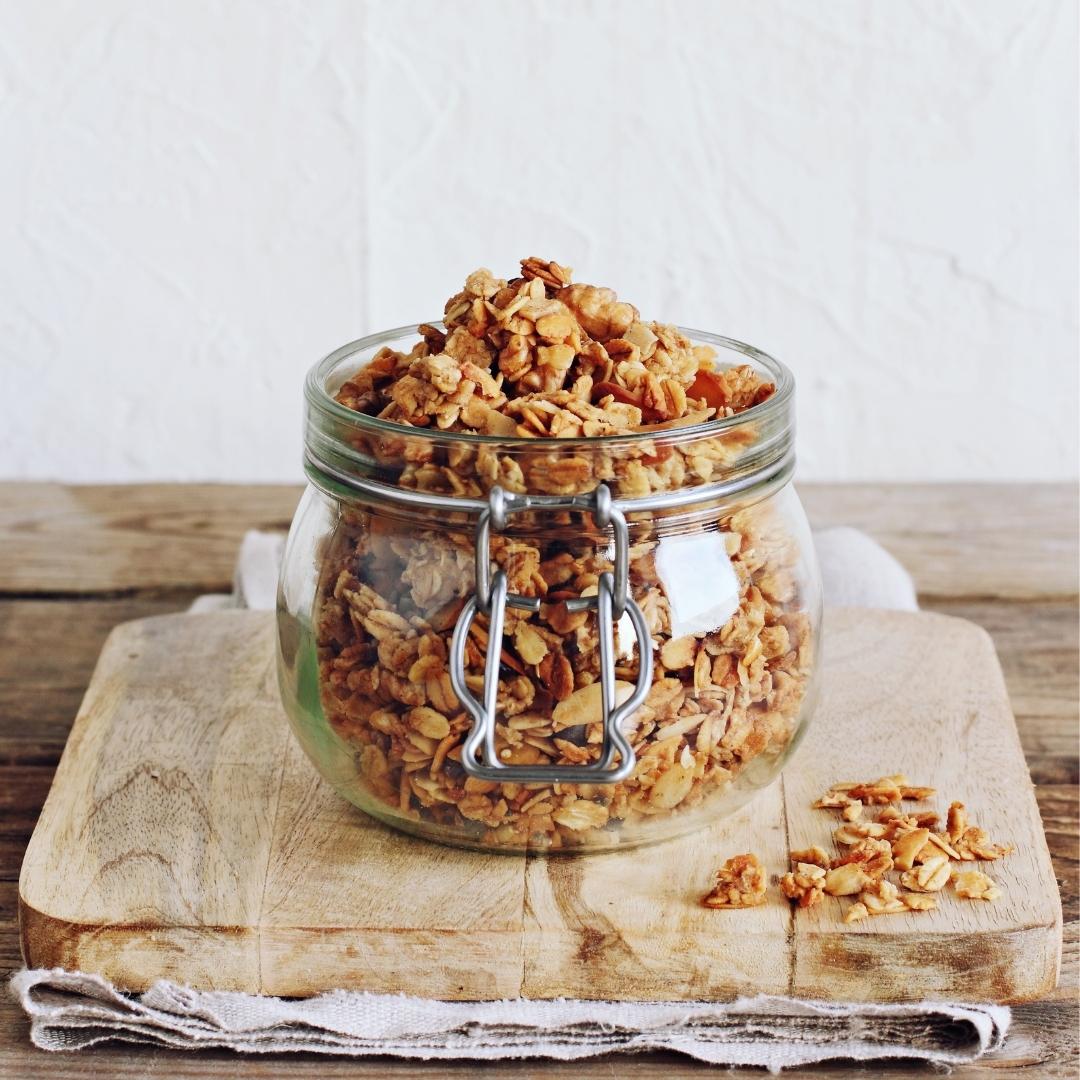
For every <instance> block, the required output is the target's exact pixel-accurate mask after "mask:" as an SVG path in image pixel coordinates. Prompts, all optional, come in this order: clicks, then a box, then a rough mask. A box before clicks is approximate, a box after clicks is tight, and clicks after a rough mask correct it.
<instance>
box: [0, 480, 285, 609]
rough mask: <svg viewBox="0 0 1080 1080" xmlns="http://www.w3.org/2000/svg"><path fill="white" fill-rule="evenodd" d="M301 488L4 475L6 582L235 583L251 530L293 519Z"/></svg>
mask: <svg viewBox="0 0 1080 1080" xmlns="http://www.w3.org/2000/svg"><path fill="white" fill-rule="evenodd" d="M300 490H301V489H300V488H299V487H296V486H293V485H282V484H250V485H245V486H244V487H242V488H237V487H234V486H230V485H225V484H191V485H189V484H131V485H93V486H87V487H65V486H63V485H60V484H29V483H27V484H19V483H0V591H3V592H6V593H10V594H16V595H22V596H36V595H46V596H63V595H70V596H86V595H91V594H99V595H100V594H109V595H114V596H116V595H125V594H131V593H159V594H170V593H172V592H175V591H177V590H184V591H187V592H190V591H192V590H195V591H197V592H228V591H229V590H230V588H231V586H232V575H233V566H234V564H235V562H236V552H237V550H238V548H239V544H240V540H241V538H242V537H243V535H244V532H245V531H246V530H248V529H277V530H285V529H288V527H289V523H290V521H291V520H292V515H293V510H295V509H296V503H297V501H298V500H299V498H300Z"/></svg>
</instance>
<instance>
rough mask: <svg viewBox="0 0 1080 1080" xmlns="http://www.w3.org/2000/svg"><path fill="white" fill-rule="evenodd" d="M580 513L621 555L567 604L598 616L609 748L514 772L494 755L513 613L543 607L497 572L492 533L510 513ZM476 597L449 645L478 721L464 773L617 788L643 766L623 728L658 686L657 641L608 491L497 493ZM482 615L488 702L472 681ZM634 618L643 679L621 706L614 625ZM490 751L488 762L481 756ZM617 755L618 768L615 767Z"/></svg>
mask: <svg viewBox="0 0 1080 1080" xmlns="http://www.w3.org/2000/svg"><path fill="white" fill-rule="evenodd" d="M540 509H543V510H552V511H558V510H579V511H582V512H585V513H591V514H592V518H593V520H594V521H595V522H596V525H597V527H598V528H601V529H608V528H610V529H611V532H612V539H613V541H614V548H615V556H614V559H613V567H614V571H613V572H605V573H603V574H601V575H600V580H599V582H598V586H597V593H596V596H579V597H576V598H574V599H572V600H567V601H566V607H567V609H568V610H569V611H575V612H577V611H595V612H596V614H597V631H598V634H599V639H600V687H601V694H600V698H601V718H602V721H603V731H604V741H603V744H602V746H601V752H600V758H599V760H597V761H595V762H593V763H592V764H589V765H507V764H504V763H503V762H501V761H500V760H499V756H498V753H497V752H496V748H495V722H496V713H497V706H496V701H497V698H498V692H499V665H500V652H501V645H500V643H501V641H502V636H503V626H504V624H505V617H506V608H507V607H508V606H509V607H513V608H517V609H519V610H522V611H539V610H540V600H539V598H537V597H534V596H519V595H518V594H517V593H512V592H510V591H509V588H508V585H507V580H506V574H505V573H504V572H503V571H502V570H495V571H494V573H493V572H492V570H491V531H492V529H494V530H495V531H496V532H502V531H503V530H504V529H505V528H506V524H507V519H508V518H509V516H510V515H511V514H515V513H519V512H521V511H523V510H540ZM475 549H476V551H475V554H476V592H475V594H474V595H473V596H472V597H470V598H469V600H468V601H467V602H466V604H465V607H464V608H463V609H462V611H461V614H460V615H459V616H458V620H457V624H456V625H455V627H454V635H453V638H452V640H451V644H450V682H451V685H452V686H453V688H454V693H455V694H456V695H457V697H458V699H459V700H460V701H461V704H462V705H463V706H464V707H465V710H466V711H467V712H468V713H469V715H470V716H471V717H472V720H473V726H472V730H471V731H470V732H469V734H468V736H467V738H466V739H465V742H464V744H463V746H462V748H461V764H462V767H463V768H464V769H465V772H466V773H468V774H469V775H470V776H475V777H477V778H478V779H480V780H489V781H496V782H501V783H526V784H529V783H575V784H579V783H585V784H615V783H618V782H619V781H620V780H625V779H626V778H627V777H628V776H629V775H630V774H631V773H632V772H633V771H634V767H635V765H636V763H637V759H636V757H635V755H634V750H633V747H632V746H631V745H630V741H629V739H627V737H626V735H625V734H624V732H623V730H622V722H623V720H625V719H626V718H627V717H629V716H631V715H633V713H634V711H635V710H636V709H637V708H638V707H639V706H640V705H641V703H642V702H643V701H644V700H645V696H646V695H647V694H648V691H649V687H650V685H651V684H652V666H653V661H652V638H651V637H650V636H649V628H648V625H647V624H646V622H645V616H644V614H643V613H642V610H641V608H640V607H638V605H637V603H636V602H635V600H634V599H633V597H631V596H630V593H629V584H628V577H629V565H630V534H629V530H628V529H627V526H626V517H625V515H624V514H623V513H622V511H621V510H619V509H618V507H616V506H615V505H614V503H613V501H612V498H611V491H610V490H609V489H608V487H607V485H606V484H601V485H600V486H599V487H597V488H596V489H595V490H594V491H593V492H592V493H591V494H588V495H572V496H552V495H543V496H530V495H515V494H511V493H508V492H506V491H504V490H503V489H502V488H500V487H494V488H492V489H491V491H490V493H489V495H488V502H487V506H486V508H485V509H484V510H482V511H481V513H480V518H479V520H478V521H477V525H476V545H475ZM478 613H483V614H484V615H486V616H487V618H488V650H487V656H486V657H485V660H484V683H483V701H482V702H480V701H477V700H476V698H475V697H474V696H473V694H472V692H471V691H470V690H469V688H468V686H467V685H466V682H465V644H466V642H467V640H468V636H469V630H470V629H471V627H472V624H473V620H474V619H475V618H476V616H477V614H478ZM624 613H625V614H626V615H628V616H629V618H630V622H631V624H632V625H633V627H634V634H635V636H636V638H637V646H638V678H637V685H636V686H635V688H634V692H633V693H632V694H631V695H630V697H629V698H627V700H626V701H624V702H623V703H622V704H621V705H617V703H616V700H615V622H616V621H617V620H618V619H620V618H621V617H622V616H623V614H624ZM481 748H483V761H481V760H480V757H479V751H480V750H481ZM616 754H618V756H619V763H618V764H617V765H615V764H613V762H614V761H615V756H616Z"/></svg>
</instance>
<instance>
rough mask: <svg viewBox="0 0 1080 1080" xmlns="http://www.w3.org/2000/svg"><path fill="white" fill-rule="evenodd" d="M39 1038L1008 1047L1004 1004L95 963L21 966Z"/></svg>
mask: <svg viewBox="0 0 1080 1080" xmlns="http://www.w3.org/2000/svg"><path fill="white" fill-rule="evenodd" d="M12 989H13V990H14V992H15V994H16V996H17V997H18V999H19V1001H20V1002H21V1003H22V1006H23V1008H24V1009H25V1010H26V1011H27V1013H29V1015H30V1017H31V1032H32V1035H33V1039H34V1042H35V1043H36V1044H37V1045H38V1046H40V1047H43V1048H44V1049H46V1050H78V1049H82V1048H83V1047H88V1046H94V1045H95V1044H97V1043H101V1042H106V1041H108V1040H110V1039H114V1040H121V1041H124V1042H133V1043H148V1044H151V1045H154V1046H165V1047H172V1048H175V1049H182V1050H194V1049H203V1048H222V1047H224V1048H227V1049H230V1050H239V1051H242V1052H245V1053H260V1054H261V1053H276V1052H279V1051H282V1050H305V1051H308V1052H313V1053H321V1054H339V1055H349V1056H352V1057H362V1056H369V1055H386V1056H391V1057H403V1058H422V1059H424V1060H448V1059H454V1058H467V1059H471V1060H480V1061H495V1060H500V1059H506V1058H538V1057H542V1058H554V1059H556V1060H559V1061H574V1060H578V1059H581V1058H587V1057H596V1056H597V1055H599V1054H610V1053H618V1052H622V1053H627V1052H635V1051H638V1052H640V1051H644V1050H674V1051H678V1052H680V1053H683V1054H686V1055H688V1056H689V1057H693V1058H697V1059H698V1060H699V1061H707V1062H711V1063H712V1064H714V1065H758V1066H762V1065H763V1066H765V1067H766V1068H767V1069H769V1070H770V1071H771V1072H779V1071H780V1070H781V1069H784V1068H787V1067H790V1066H795V1065H808V1064H813V1063H814V1062H819V1061H830V1060H833V1059H836V1058H850V1059H853V1060H855V1061H872V1060H876V1059H880V1058H907V1059H917V1060H921V1061H928V1062H934V1063H936V1064H940V1065H959V1064H962V1063H963V1062H968V1061H973V1060H974V1059H975V1058H977V1057H979V1055H981V1054H983V1053H984V1052H985V1051H987V1050H989V1049H993V1048H994V1047H997V1046H1000V1045H1001V1043H1002V1041H1003V1040H1004V1038H1005V1032H1006V1030H1007V1029H1008V1026H1009V1010H1008V1009H1007V1008H1004V1007H1003V1006H1000V1005H942V1004H926V1005H836V1004H825V1003H822V1002H805V1001H793V1000H791V999H788V998H778V997H757V998H739V999H738V1000H737V1001H733V1002H730V1003H726V1004H720V1003H712V1002H622V1001H566V1000H556V1001H521V1000H518V1001H468V1002H461V1001H431V1000H428V999H425V998H415V997H406V996H404V995H401V996H398V995H394V994H365V993H359V992H356V991H343V990H335V991H332V992H330V993H327V994H321V995H320V996H318V997H314V998H305V999H302V1000H295V1001H294V1000H286V999H283V998H273V997H258V996H256V995H253V994H238V993H231V992H223V991H206V990H189V989H187V988H186V987H183V986H177V985H175V984H174V983H170V982H164V981H163V982H158V983H155V984H154V985H153V986H152V987H151V988H150V989H149V990H147V991H146V993H144V994H121V993H120V992H118V991H117V990H115V989H114V988H113V987H112V986H110V985H109V983H108V982H106V981H105V980H104V979H102V978H101V977H100V976H98V975H86V974H80V973H78V972H67V971H62V970H60V969H56V970H54V971H22V972H20V973H19V974H18V975H16V976H15V977H14V979H13V980H12Z"/></svg>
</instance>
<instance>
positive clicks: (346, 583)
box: [278, 327, 821, 851]
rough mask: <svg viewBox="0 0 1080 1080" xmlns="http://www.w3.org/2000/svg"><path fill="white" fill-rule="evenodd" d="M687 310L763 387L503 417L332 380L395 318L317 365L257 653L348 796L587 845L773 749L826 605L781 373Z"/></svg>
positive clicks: (662, 811)
mask: <svg viewBox="0 0 1080 1080" xmlns="http://www.w3.org/2000/svg"><path fill="white" fill-rule="evenodd" d="M684 333H685V334H686V335H687V336H688V337H690V338H691V339H692V340H693V341H694V342H696V343H704V344H710V345H712V346H714V347H715V348H716V349H717V350H718V352H719V354H720V363H721V364H722V365H723V364H725V362H728V363H734V362H738V363H740V364H750V365H752V366H753V367H754V368H755V369H756V370H757V371H758V372H759V373H761V374H762V375H763V376H765V377H767V378H768V379H770V380H771V381H773V382H774V383H775V385H776V391H775V393H773V395H772V396H771V397H769V398H768V399H767V400H766V401H764V402H763V403H761V404H758V405H755V406H753V407H752V408H750V409H749V410H747V411H745V412H743V413H739V414H737V415H734V416H731V417H727V418H725V419H718V420H712V421H708V422H705V423H698V424H692V425H690V426H682V427H668V428H664V427H663V426H659V427H657V428H653V429H650V430H649V431H647V432H644V433H637V434H634V435H630V436H603V437H594V438H588V439H552V438H538V439H526V438H505V439H503V438H498V437H490V436H479V435H467V434H457V433H450V432H444V431H439V430H428V429H419V428H407V427H404V426H401V425H398V424H393V423H389V422H386V421H381V420H379V419H377V418H375V417H372V416H367V415H363V414H361V413H357V412H354V411H352V410H350V409H347V408H345V407H344V406H342V405H340V404H338V403H337V402H336V401H335V400H334V397H333V395H334V394H335V392H336V391H337V389H338V388H339V387H340V386H341V384H342V383H343V382H344V381H345V379H346V378H348V377H349V376H351V375H352V374H354V373H355V372H356V370H358V369H359V368H360V367H361V366H362V365H363V364H365V363H367V362H369V361H370V360H371V359H372V357H373V356H375V355H376V353H377V351H378V350H379V349H380V348H381V347H384V346H389V347H392V348H397V347H402V348H404V349H406V350H407V349H408V347H409V343H411V341H412V340H413V339H414V338H415V330H414V329H413V328H412V327H408V328H403V329H399V330H393V331H388V332H386V333H383V334H377V335H374V336H372V337H369V338H365V339H363V340H361V341H357V342H354V343H352V344H350V345H346V346H344V347H343V348H341V349H338V350H337V351H336V352H334V353H332V354H331V355H330V356H328V357H327V358H326V359H324V360H323V361H322V362H321V363H319V364H318V365H317V366H316V367H315V368H313V369H312V371H311V372H310V374H309V376H308V379H307V384H306V432H305V445H306V457H307V460H306V471H307V475H308V478H309V480H310V485H309V487H308V489H307V491H306V493H305V494H304V497H303V500H302V501H301V504H300V506H299V508H298V510H297V513H296V517H295V519H294V522H293V526H292V531H291V533H290V536H289V542H288V547H287V550H286V555H285V562H284V566H283V570H282V576H281V585H280V593H279V610H278V630H279V633H278V641H279V678H280V684H281V692H282V697H283V700H284V703H285V707H286V710H287V712H288V715H289V719H290V721H291V723H292V727H293V729H294V731H295V733H296V735H297V738H298V739H299V740H300V742H301V744H302V745H303V747H304V749H305V751H306V752H307V754H308V755H309V756H310V758H311V760H312V761H313V762H314V763H315V765H316V767H317V768H318V770H319V772H320V773H321V774H322V775H323V776H324V777H325V778H326V779H327V780H328V781H329V782H330V783H331V784H332V785H333V786H334V788H335V789H336V790H337V791H338V792H340V793H341V794H342V795H343V796H344V797H345V798H346V799H348V800H349V801H350V802H352V803H355V804H356V805H357V806H358V807H360V808H361V809H362V810H364V811H366V812H367V813H368V814H371V815H372V816H374V817H376V818H378V819H380V820H382V821H384V822H386V823H387V824H389V825H392V826H394V827H396V828H399V829H403V830H405V831H407V832H409V833H413V834H416V835H419V836H423V837H427V838H429V839H432V840H437V841H441V842H445V843H451V844H457V845H464V846H468V847H476V848H481V849H484V850H505V851H522V850H530V851H559V850H578V849H585V850H590V851H603V850H609V849H612V848H614V847H625V846H627V845H633V844H639V843H645V842H649V841H654V840H661V839H666V838H668V837H672V836H676V835H680V834H682V833H685V832H688V831H691V830H693V829H696V828H698V827H700V826H701V825H703V824H706V823H708V822H711V821H713V820H715V819H716V818H717V817H718V816H720V815H724V814H727V813H729V812H731V811H732V810H733V809H735V808H736V807H738V806H740V805H742V804H743V803H744V802H746V800H747V799H749V798H750V797H751V796H752V795H753V794H754V793H755V792H756V791H758V790H759V789H760V788H762V787H763V786H765V785H766V784H768V783H769V782H770V781H772V780H773V779H774V778H775V777H776V776H777V774H778V773H779V771H780V769H781V768H782V767H783V765H784V763H785V762H786V761H787V759H788V757H789V755H790V754H791V753H792V751H793V750H794V748H795V747H796V745H797V744H798V742H799V740H800V738H801V736H802V734H803V732H804V731H805V729H806V724H807V721H808V719H809V717H810V714H811V712H812V711H813V706H814V701H815V682H816V679H815V672H816V668H817V664H816V658H817V656H818V654H819V652H820V632H821V631H820V623H821V619H820V614H821V590H820V582H819V578H818V571H817V564H816V560H815V557H814V552H813V547H812V542H811V538H810V533H809V529H808V527H807V523H806V519H805V516H804V514H803V510H802V507H801V505H800V503H799V500H798V497H797V496H796V494H795V492H794V489H793V488H792V486H791V482H790V477H791V472H792V469H793V460H794V459H793V451H792V438H793V415H792V395H793V389H794V385H793V380H792V377H791V375H790V373H789V372H788V371H787V369H786V368H785V367H784V366H783V365H781V364H780V363H778V362H777V361H776V360H774V359H772V358H771V357H769V356H767V355H765V354H763V353H761V352H759V351H757V350H755V349H753V348H750V347H749V346H746V345H742V344H740V343H738V342H735V341H732V340H730V339H728V338H723V337H720V336H718V335H714V334H706V333H701V332H698V331H692V330H686V331H684ZM598 489H601V493H600V495H599V497H598V496H597V495H596V492H597V490H598ZM493 491H494V492H495V494H494V495H493V494H492V492H493ZM526 494H527V495H528V496H529V498H526V497H525V496H526ZM609 496H610V498H609ZM620 520H623V521H624V522H625V533H624V535H622V536H620V535H619V534H620V531H621V526H620V524H619V521H620ZM485 523H486V524H485ZM478 525H483V526H484V527H483V528H482V529H481V532H482V533H486V534H487V537H486V543H485V539H484V537H483V536H482V537H481V542H480V549H479V552H478V551H477V528H478ZM477 567H479V568H480V595H479V597H478V598H477V597H476V593H477V572H476V568H477ZM499 571H501V572H502V573H501V575H500V573H499ZM487 575H490V576H487ZM620 579H621V581H620ZM621 583H625V588H626V590H627V601H626V606H625V610H624V611H623V612H622V613H621V614H620V611H619V609H620V607H621V604H620V595H619V590H620V584H621ZM507 594H509V595H508V598H507ZM579 598H584V600H583V602H581V601H580V600H579ZM504 599H506V600H507V602H506V603H505V606H504V604H503V601H504ZM583 607H584V608H585V609H584V610H579V609H580V608H583ZM496 609H498V610H496ZM500 623H501V625H502V633H501V634H499V635H498V637H500V638H501V640H500V642H499V644H500V648H499V652H498V656H497V657H493V658H492V660H491V662H490V663H488V662H487V657H488V655H489V653H490V651H491V643H490V640H489V638H490V633H489V631H490V630H491V629H492V627H493V625H494V627H495V628H496V630H497V629H498V626H499V624H500ZM605 628H606V629H605ZM455 632H456V633H455ZM639 635H640V637H639ZM642 640H648V641H649V644H648V647H647V648H646V649H645V658H644V664H643V662H642V648H641V641H642ZM455 645H456V646H457V651H458V654H459V660H460V669H459V671H458V672H457V681H456V682H455V678H454V672H453V667H454V651H455ZM605 651H607V652H608V656H607V657H606V658H605V656H604V655H603V654H604V653H605ZM605 665H607V666H608V667H609V668H610V671H609V672H608V674H607V679H608V681H607V682H606V683H605V676H604V669H605ZM458 691H460V693H459V692H458ZM605 699H606V700H605ZM491 705H494V709H491V708H490V706H491ZM582 770H587V773H588V774H586V772H585V771H582Z"/></svg>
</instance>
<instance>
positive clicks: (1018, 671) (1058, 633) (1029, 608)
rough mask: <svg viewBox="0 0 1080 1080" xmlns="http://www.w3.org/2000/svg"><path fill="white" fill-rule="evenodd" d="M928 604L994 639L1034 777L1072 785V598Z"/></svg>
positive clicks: (1075, 638) (1075, 642)
mask: <svg viewBox="0 0 1080 1080" xmlns="http://www.w3.org/2000/svg"><path fill="white" fill-rule="evenodd" d="M927 606H928V607H929V608H930V609H932V610H934V611H940V612H941V613H943V614H946V615H954V616H956V617H958V618H961V619H968V620H969V621H970V622H974V623H977V624H978V625H979V626H981V627H982V628H983V629H984V630H986V631H987V632H988V633H989V634H990V636H991V637H992V638H993V640H994V647H995V649H996V650H997V654H998V657H999V658H1000V661H1001V668H1002V671H1003V673H1004V675H1005V683H1006V685H1007V686H1008V689H1009V700H1010V702H1011V703H1012V708H1013V713H1014V714H1015V716H1016V720H1017V726H1018V727H1019V729H1020V741H1021V742H1022V743H1023V746H1024V755H1025V757H1026V758H1027V762H1028V767H1029V768H1030V769H1031V774H1032V778H1033V779H1034V780H1035V782H1036V783H1054V784H1062V783H1072V784H1075V783H1076V782H1077V781H1078V780H1080V775H1078V770H1077V756H1076V733H1077V731H1078V730H1080V667H1078V665H1077V655H1078V652H1080V619H1078V608H1077V605H1076V603H1075V602H1073V601H1064V600H1059V601H1052V600H1040V601H1035V602H1029V603H1020V602H1013V603H1009V602H1007V601H1001V600H937V601H935V600H931V601H930V602H929V604H927Z"/></svg>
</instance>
